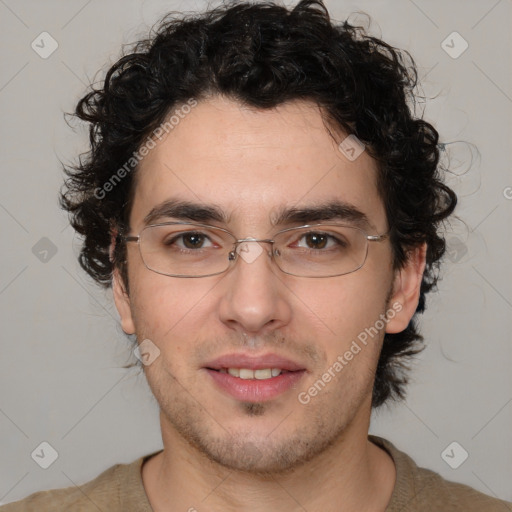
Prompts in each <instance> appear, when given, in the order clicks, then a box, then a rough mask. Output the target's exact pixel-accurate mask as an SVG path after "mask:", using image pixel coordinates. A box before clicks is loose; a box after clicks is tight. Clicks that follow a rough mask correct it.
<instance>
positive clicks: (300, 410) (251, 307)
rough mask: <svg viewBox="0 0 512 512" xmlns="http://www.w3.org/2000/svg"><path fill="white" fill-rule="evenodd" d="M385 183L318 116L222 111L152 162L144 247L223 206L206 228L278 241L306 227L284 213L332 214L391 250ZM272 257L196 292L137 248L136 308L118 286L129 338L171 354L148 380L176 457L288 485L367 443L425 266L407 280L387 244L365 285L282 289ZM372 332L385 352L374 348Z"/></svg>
mask: <svg viewBox="0 0 512 512" xmlns="http://www.w3.org/2000/svg"><path fill="white" fill-rule="evenodd" d="M342 139H343V136H340V138H339V140H338V142H340V141H341V140H342ZM376 173H377V168H376V164H375V162H374V161H373V160H372V158H371V157H369V156H368V155H367V154H366V153H365V152H363V153H362V154H361V155H360V156H359V157H358V158H357V159H356V160H354V161H350V160H349V159H347V158H346V157H345V156H344V155H343V154H342V153H341V151H340V150H339V149H338V146H337V143H336V142H335V141H334V140H333V138H332V137H331V136H330V135H329V133H328V132H327V130H326V128H325V125H324V123H323V121H322V117H321V115H320V111H319V109H318V108H317V107H316V106H315V105H313V104H311V103H307V102H302V103H299V102H293V103H289V104H285V105H281V106H279V107H278V108H276V109H273V110H268V111H256V110H250V109H247V108H244V107H241V106H240V105H239V104H238V103H236V102H234V101H230V100H227V99H221V98H218V97H217V98H212V99H209V100H207V101H203V102H200V103H199V104H198V105H197V106H196V107H195V108H193V109H192V110H191V112H190V113H189V114H188V115H187V116H185V117H184V118H183V119H181V120H180V122H179V124H178V125H177V126H176V127H175V128H174V129H173V130H172V132H171V133H170V135H169V136H167V138H165V139H162V140H161V141H160V142H159V143H158V145H157V146H156V147H155V148H154V149H152V150H151V152H150V153H149V154H148V156H146V158H145V159H144V160H143V162H142V164H141V166H140V169H139V170H138V175H137V184H136V189H135V195H134V202H133V209H132V212H131V217H130V227H131V234H138V233H139V232H140V231H141V229H142V228H143V227H144V226H145V221H144V219H145V217H146V216H147V215H148V213H149V212H150V211H152V210H153V209H154V208H155V207H157V206H158V205H161V204H162V203H164V202H165V201H169V200H179V201H188V202H192V203H195V204H198V205H201V206H205V205H207V206H215V207H216V208H217V209H219V210H220V211H221V212H223V214H224V216H225V219H224V221H220V220H210V221H203V223H206V224H210V225H215V226H219V227H223V228H225V229H228V230H229V231H231V232H232V233H233V234H234V235H235V236H236V237H237V238H238V239H241V238H248V237H253V238H257V239H269V238H272V236H273V235H275V233H277V232H278V231H279V230H281V229H284V228H287V227H294V226H300V225H303V224H306V223H307V222H301V223H291V224H285V225H284V224H283V225H277V226H275V225H273V221H274V220H275V219H276V214H277V213H279V212H280V211H282V210H284V209H287V208H291V207H293V208H314V207H317V206H318V205H320V204H325V203H328V202H333V201H337V202H343V203H346V204H348V205H350V206H351V207H353V208H355V209H357V210H359V211H360V212H362V213H364V215H365V216H366V218H367V222H366V231H367V232H368V234H372V235H376V234H382V233H385V232H386V231H387V229H388V225H387V221H386V216H385V212H384V206H383V202H382V200H381V198H380V197H379V194H378V190H377V187H376V176H377V174H376ZM183 220H188V219H183V218H179V217H176V216H171V217H169V216H164V217H160V218H158V220H157V221H158V222H166V221H183ZM330 222H338V223H352V222H353V220H352V219H334V220H331V221H330ZM313 223H318V221H316V222H313ZM255 245H256V244H253V246H255ZM261 248H262V249H264V250H263V251H261V253H260V254H259V255H258V257H256V258H255V259H254V260H252V259H251V261H249V259H247V261H246V260H244V259H243V258H238V260H237V261H236V263H235V264H234V265H232V266H231V267H230V269H229V270H228V272H226V273H224V274H220V275H217V276H211V277H203V278H189V279H187V278H177V277H169V276H164V275H160V274H157V273H155V272H152V271H150V270H148V269H147V268H146V266H145V265H144V263H143V261H142V259H141V256H140V253H139V250H138V246H137V244H136V243H128V248H127V251H128V280H129V290H130V294H129V296H128V295H127V294H126V293H124V291H123V286H122V285H123V283H122V282H121V280H120V277H119V274H118V273H117V272H116V274H115V277H114V295H115V300H116V306H117V308H118V311H119V313H120V315H121V320H122V326H123V329H124V330H125V332H127V333H136V335H137V339H138V341H139V343H140V342H142V341H143V340H146V339H149V340H151V343H153V344H154V345H156V346H157V347H158V349H159V350H160V355H159V357H157V358H156V359H155V360H154V361H153V362H152V363H151V364H149V365H147V366H145V367H144V371H145V374H146V377H147V380H148V383H149V385H150V387H151V390H152V392H153V393H154V395H155V397H156V399H157V401H158V403H159V406H160V409H161V422H162V436H163V439H164V444H165V443H166V440H167V441H168V442H173V440H178V439H179V440H184V441H186V442H187V443H188V445H189V446H192V447H194V449H197V450H199V451H200V452H202V453H203V454H206V455H207V456H208V458H209V459H211V460H212V461H216V462H218V463H220V464H222V465H224V466H226V467H230V468H236V469H241V470H245V471H251V472H283V471H286V470H289V469H290V468H294V467H297V466H298V465H299V464H302V463H304V462H305V461H308V460H311V459H313V458H314V457H316V456H318V455H319V454H321V453H324V452H325V450H326V449H327V448H328V447H332V446H333V445H335V444H336V443H337V442H338V441H339V440H340V439H342V438H343V437H347V436H350V435H353V433H354V432H359V433H360V432H361V431H363V433H364V436H366V434H367V428H368V421H369V415H370V404H371V392H372V387H373V377H374V372H375V368H376V365H377V361H378V356H379V352H380V348H381V343H382V339H383V336H384V332H385V331H386V330H387V331H388V332H399V331H401V330H403V329H404V328H405V327H406V326H407V324H408V322H409V320H410V318H411V316H412V314H413V313H414V311H415V308H416V304H417V299H418V292H419V283H420V281H421V273H422V271H423V267H422V253H421V252H418V255H417V257H411V261H410V263H409V264H408V265H407V266H406V267H404V269H403V270H402V271H400V272H394V271H393V269H392V252H391V247H390V244H389V241H388V240H387V239H385V240H384V241H382V242H378V243H369V248H368V256H367V259H366V262H365V264H364V266H363V267H362V268H360V269H359V270H357V271H356V272H353V273H351V274H347V275H343V276H339V277H329V278H304V277H296V276H292V275H287V274H285V273H282V272H281V271H280V270H279V269H278V268H277V267H276V265H275V263H274V262H273V261H272V258H271V257H270V256H269V252H268V250H269V247H268V246H267V245H266V244H264V243H262V244H261ZM397 304H399V305H398V306H397ZM393 305H394V306H393ZM391 310H393V311H392V314H390V311H391ZM383 318H386V321H385V322H384V321H383ZM379 319H380V322H379ZM365 329H368V330H369V331H366V333H367V334H368V332H371V333H372V336H367V340H366V343H365V344H363V343H362V341H361V340H362V338H364V335H363V336H361V333H362V332H365ZM372 329H373V330H372ZM358 337H359V338H358ZM354 342H356V345H357V346H358V347H359V351H358V350H357V349H356V348H355V346H354ZM347 352H351V353H352V357H350V355H347V356H345V354H346V353H347ZM336 362H338V364H336ZM226 368H232V369H233V368H234V370H232V371H231V373H234V374H235V375H236V372H237V369H240V368H245V369H247V370H255V369H256V370H258V369H259V370H263V369H265V368H278V369H282V370H287V371H283V372H282V373H281V374H280V375H277V376H275V377H271V378H270V379H268V378H265V379H258V378H252V379H249V380H246V379H243V378H241V377H236V376H234V375H230V374H229V373H224V371H225V369H226ZM241 373H242V374H243V375H244V376H247V375H249V376H251V374H250V373H249V374H247V372H246V371H245V370H244V371H242V372H241ZM275 373H276V372H275ZM256 376H260V377H268V374H267V372H265V371H264V370H263V372H261V371H260V373H259V374H258V373H256V374H254V377H256ZM329 377H330V378H329ZM319 381H320V383H319ZM315 390H316V391H315Z"/></svg>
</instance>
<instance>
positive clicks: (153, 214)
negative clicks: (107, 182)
mask: <svg viewBox="0 0 512 512" xmlns="http://www.w3.org/2000/svg"><path fill="white" fill-rule="evenodd" d="M167 218H173V219H176V220H189V221H192V222H200V223H208V222H212V221H215V222H218V223H222V224H228V223H229V220H230V216H228V215H226V213H225V212H224V211H223V210H222V209H221V208H220V207H219V206H217V205H214V204H203V203H194V202H191V201H181V200H177V199H169V200H166V201H164V202H162V203H160V204H158V205H156V206H155V207H154V208H152V209H151V211H150V212H149V213H148V214H147V215H146V217H145V218H144V223H145V225H148V224H154V223H156V222H159V221H162V220H163V219H167ZM326 221H343V222H347V223H351V224H354V225H356V226H359V227H365V228H368V227H372V223H371V222H370V221H369V219H368V217H367V215H366V214H365V213H363V212H362V211H361V210H359V209H358V208H356V207H355V206H354V205H352V204H350V203H347V202H345V201H341V200H338V199H333V200H330V201H326V202H323V203H321V204H313V205H306V206H302V207H286V206H283V207H281V208H280V209H279V210H277V212H276V214H274V215H271V224H272V226H282V225H288V224H290V225H291V224H308V223H310V222H326Z"/></svg>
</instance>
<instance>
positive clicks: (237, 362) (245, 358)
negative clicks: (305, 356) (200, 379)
mask: <svg viewBox="0 0 512 512" xmlns="http://www.w3.org/2000/svg"><path fill="white" fill-rule="evenodd" d="M204 367H205V368H207V369H208V368H209V369H213V370H220V369H221V368H249V369H251V370H262V369H264V368H281V369H282V370H288V371H289V372H295V371H299V370H305V369H306V368H305V367H304V366H302V365H301V364H299V363H296V362H295V361H292V360H291V359H287V358H285V357H282V356H279V355H277V354H263V355H261V356H254V355H249V354H225V355H223V356H220V357H218V358H217V359H214V360H213V361H210V362H208V363H207V364H205V365H204Z"/></svg>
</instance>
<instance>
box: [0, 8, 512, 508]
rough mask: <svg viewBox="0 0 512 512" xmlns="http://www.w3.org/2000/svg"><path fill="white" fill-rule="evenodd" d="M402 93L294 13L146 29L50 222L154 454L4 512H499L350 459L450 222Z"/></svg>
mask: <svg viewBox="0 0 512 512" xmlns="http://www.w3.org/2000/svg"><path fill="white" fill-rule="evenodd" d="M414 83H415V68H414V64H413V63H412V62H411V63H409V66H407V65H406V63H405V60H404V59H403V55H402V54H401V53H400V52H399V51H398V50H395V49H393V48H391V47H390V46H388V45H386V44H385V43H384V42H382V41H379V40H377V39H374V38H371V37H369V36H367V35H365V34H364V32H362V31H361V30H358V29H356V28H354V27H351V26H350V25H349V24H347V23H345V24H342V25H340V26H336V25H333V24H332V23H331V22H330V20H329V17H328V14H327V11H326V10H325V8H324V6H323V4H322V3H321V2H320V1H313V0H309V1H302V2H299V4H298V5H297V6H296V7H294V8H290V9H286V8H284V7H279V6H276V5H273V4H271V3H258V4H256V5H250V4H248V3H240V4H237V5H233V6H231V7H225V8H220V9H217V10H213V11H209V12H207V13H205V14H203V15H198V16H196V17H192V18H188V19H187V18H185V19H175V18H168V19H166V20H164V21H163V22H162V24H161V26H160V27H159V29H158V31H157V33H156V34H155V35H154V37H153V38H151V39H149V40H147V41H143V42H141V43H139V44H138V45H137V46H136V47H135V48H134V49H133V51H132V52H131V53H128V54H127V55H126V56H125V57H123V58H122V59H120V60H119V61H118V62H117V63H116V64H115V65H114V66H113V67H112V68H111V69H110V70H109V72H108V74H107V76H106V79H105V83H104V86H103V87H102V88H101V89H98V90H94V91H93V92H91V93H90V94H88V95H87V96H85V97H84V98H83V99H82V100H81V101H80V103H79V104H78V106H77V110H76V114H77V115H78V117H79V118H81V119H83V120H85V121H87V122H89V123H90V125H91V152H90V153H89V156H88V158H87V159H83V160H82V161H81V162H80V164H79V165H77V167H76V168H75V169H73V170H72V169H70V170H68V175H69V180H68V182H67V190H66V191H65V192H64V193H63V196H62V204H63V206H64V207H65V208H66V209H67V210H68V211H69V212H70V214H71V220H72V224H73V226H74V227H75V229H76V230H77V231H78V232H79V233H80V234H81V235H83V236H84V246H83V249H82V253H81V257H80V262H81V264H82V266H83V267H84V269H85V270H86V271H87V272H89V274H90V275H91V276H93V277H94V278H95V279H96V280H97V281H98V282H99V283H102V284H104V285H106V286H109V285H112V287H113V291H114V298H115V303H116V307H117V310H118V312H119V315H120V318H121V323H122V328H123V330H124V332H125V333H127V334H135V335H136V338H137V341H138V344H139V352H140V355H141V359H142V361H143V363H144V365H143V367H144V371H145V374H146V377H147V379H148V383H149V385H150V387H151V390H152V392H153V393H154V395H155V397H156V399H157V401H158V403H159V406H160V411H161V413H160V423H161V429H162V438H163V444H164V449H163V450H162V451H159V452H156V453H153V454H148V455H147V456H145V457H142V458H141V459H139V460H137V461H135V462H134V463H133V464H129V465H117V466H114V467H112V468H110V469H109V470H107V471H105V472H104V473H102V474H101V475H100V476H98V477H97V478H96V479H95V480H93V481H91V482H89V483H87V484H85V485H84V486H82V487H81V488H80V489H77V488H68V489H60V490H53V491H45V492H40V493H35V494H33V495H32V496H30V497H28V498H26V499H25V500H22V501H21V502H18V503H14V504H10V505H7V506H5V507H2V510H5V511H6V512H10V511H18V510H20V511H21V510H37V511H45V510H52V511H55V510H80V511H85V510H87V511H88V510H105V511H107V510H108V511H135V510H137V511H151V510H154V511H164V510H165V511H181V510H183V511H186V510H188V511H196V510H197V511H202V510H211V511H213V510H244V511H259V510H275V511H295V510H308V511H320V510H322V511H333V512H334V511H343V512H355V511H357V512H361V511H388V512H398V511H399V510H412V511H432V510H443V511H451V510H464V511H484V510H485V511H506V510H512V508H511V506H510V505H509V504H507V503H505V502H503V501H500V500H497V499H493V498H490V497H488V496H485V495H483V494H481V493H478V492H477V491H475V490H473V489H471V488H469V487H467V486H464V485H461V484H456V483H452V482H448V481H446V480H443V479H442V478H441V477H440V476H439V475H437V474H435V473H433V472H431V471H429V470H426V469H421V468H418V467H417V466H416V465H415V464H414V462H413V461H412V460H411V459H410V458H409V457H407V455H405V454H404V453H402V452H400V451H398V450H397V449H396V448H395V447H394V446H393V445H392V444H391V443H389V442H388V441H386V440H384V439H381V438H378V437H375V436H368V428H369V420H370V413H371V410H372V407H378V406H380V405H382V404H383V403H384V402H385V401H387V400H390V399H393V398H401V397H403V395H404V385H405V383H406V377H405V375H404V373H403V368H404V365H405V364H406V362H407V359H408V358H409V357H410V356H412V355H414V354H415V353H417V352H418V351H419V350H420V349H421V346H420V345H419V344H418V342H419V341H421V336H420V334H419V333H418V332H417V328H416V325H415V322H414V315H415V314H417V313H421V312H422V311H423V310H424V306H425V294H426V293H427V292H428V291H429V290H430V289H431V288H432V286H434V284H435V282H436V275H435V267H436V264H437V262H438V261H439V260H440V258H441V257H442V255H443V253H444V248H445V246H444V241H443V239H442V237H441V236H440V234H439V233H438V229H439V227H440V223H441V222H442V221H443V220H444V219H445V218H447V217H448V216H449V215H450V214H451V213H452V212H453V210H454V208H455V204H456V197H455V194H454V193H453V191H451V190H450V189H449V188H448V187H447V186H445V185H444V184H443V183H442V181H441V176H440V174H439V169H438V158H439V148H438V134H437V132H436V131H435V129H434V128H433V127H432V126H431V125H430V124H428V123H426V122H425V121H423V120H421V119H415V118H414V117H413V116H412V114H411V111H410V109H409V107H408V103H407V101H408V100H409V99H410V98H411V95H410V93H411V90H412V87H413V86H414Z"/></svg>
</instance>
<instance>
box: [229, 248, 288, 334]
mask: <svg viewBox="0 0 512 512" xmlns="http://www.w3.org/2000/svg"><path fill="white" fill-rule="evenodd" d="M272 249H273V247H272V244H269V243H261V242H256V241H249V242H247V241H244V242H242V243H241V244H239V245H238V247H237V251H236V261H235V262H234V264H233V266H232V267H231V268H230V269H229V270H228V272H227V274H226V275H225V276H224V279H223V280H222V283H219V286H221V287H222V290H221V293H222V297H221V299H220V302H219V316H220V320H221V321H222V322H223V323H224V324H226V325H227V326H228V327H230V328H231V329H235V330H237V331H240V332H241V333H243V332H245V333H251V334H263V333H264V332H265V331H272V330H274V329H279V328H281V327H283V326H284V325H286V324H287V323H288V322H289V321H290V319H291V304H290V301H289V294H290V292H289V291H288V289H287V287H286V286H285V285H284V283H283V279H285V278H286V276H285V274H283V275H282V276H284V277H282V276H281V275H279V270H278V269H277V267H276V266H275V264H274V263H273V262H272V257H271V251H272Z"/></svg>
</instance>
